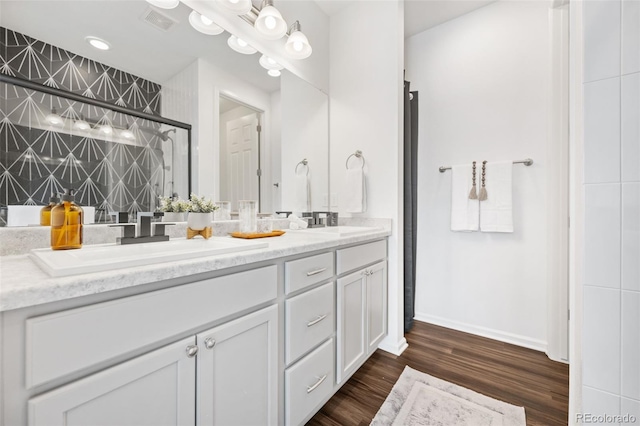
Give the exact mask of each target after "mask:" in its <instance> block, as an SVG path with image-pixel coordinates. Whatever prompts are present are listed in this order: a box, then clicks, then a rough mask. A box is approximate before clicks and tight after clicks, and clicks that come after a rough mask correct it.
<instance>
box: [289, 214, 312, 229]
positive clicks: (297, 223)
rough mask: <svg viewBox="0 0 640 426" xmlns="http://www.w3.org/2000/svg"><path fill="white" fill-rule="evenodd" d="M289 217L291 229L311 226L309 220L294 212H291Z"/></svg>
mask: <svg viewBox="0 0 640 426" xmlns="http://www.w3.org/2000/svg"><path fill="white" fill-rule="evenodd" d="M287 219H289V229H306V228H307V227H308V226H309V222H307V221H306V220H304V219H300V218H299V217H298V216H296V215H295V214H293V213H292V214H290V215H289V216H288V217H287Z"/></svg>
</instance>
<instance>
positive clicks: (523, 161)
mask: <svg viewBox="0 0 640 426" xmlns="http://www.w3.org/2000/svg"><path fill="white" fill-rule="evenodd" d="M513 164H524V165H525V166H530V165H532V164H533V160H532V159H531V158H525V159H524V160H516V161H514V162H513ZM439 170H440V173H444V172H445V171H447V170H451V166H440V169H439Z"/></svg>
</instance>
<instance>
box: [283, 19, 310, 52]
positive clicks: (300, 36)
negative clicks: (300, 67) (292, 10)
mask: <svg viewBox="0 0 640 426" xmlns="http://www.w3.org/2000/svg"><path fill="white" fill-rule="evenodd" d="M288 34H289V39H288V40H287V43H286V44H285V45H284V50H285V51H286V52H287V55H289V56H290V57H291V58H293V59H305V58H308V57H309V56H311V51H312V49H311V45H310V44H309V40H308V39H307V36H306V35H304V33H303V32H302V31H301V30H300V22H298V21H296V22H294V23H293V25H291V28H289V31H288Z"/></svg>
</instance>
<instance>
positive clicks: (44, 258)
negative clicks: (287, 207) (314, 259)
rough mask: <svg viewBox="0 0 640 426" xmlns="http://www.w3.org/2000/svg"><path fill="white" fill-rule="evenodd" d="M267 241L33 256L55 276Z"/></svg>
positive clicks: (216, 240) (113, 247)
mask: <svg viewBox="0 0 640 426" xmlns="http://www.w3.org/2000/svg"><path fill="white" fill-rule="evenodd" d="M268 246H269V244H268V243H266V242H256V241H247V240H238V239H234V238H227V237H213V238H210V239H208V240H204V239H201V238H196V239H193V240H185V239H175V240H171V241H166V242H157V243H144V244H127V245H119V244H97V245H92V246H85V247H83V248H82V249H80V250H51V249H34V250H31V254H30V257H31V258H32V259H33V260H35V262H36V263H37V264H38V265H39V266H40V267H41V268H42V269H43V270H44V271H45V272H47V273H48V274H49V275H51V276H52V277H65V276H68V275H76V274H87V273H91V272H101V271H110V270H113V269H120V268H127V267H132V266H144V265H151V264H154V263H161V262H168V261H176V260H186V259H193V258H196V257H205V256H213V255H216V254H225V253H235V252H240V251H245V250H253V249H258V248H265V247H268Z"/></svg>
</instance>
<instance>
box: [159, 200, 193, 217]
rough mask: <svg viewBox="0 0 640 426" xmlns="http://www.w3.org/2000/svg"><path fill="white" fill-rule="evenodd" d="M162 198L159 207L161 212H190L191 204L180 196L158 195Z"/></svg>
mask: <svg viewBox="0 0 640 426" xmlns="http://www.w3.org/2000/svg"><path fill="white" fill-rule="evenodd" d="M158 198H159V199H160V207H158V209H159V210H160V211H161V212H166V213H184V212H188V211H189V208H190V206H191V203H190V202H189V201H185V200H181V199H179V198H171V197H158Z"/></svg>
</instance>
